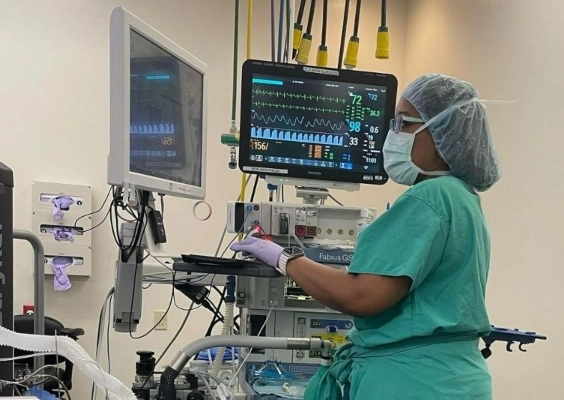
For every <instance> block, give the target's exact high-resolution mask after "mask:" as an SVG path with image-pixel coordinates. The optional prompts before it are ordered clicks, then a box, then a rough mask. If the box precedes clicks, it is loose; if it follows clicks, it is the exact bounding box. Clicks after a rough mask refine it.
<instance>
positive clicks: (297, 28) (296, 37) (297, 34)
mask: <svg viewBox="0 0 564 400" xmlns="http://www.w3.org/2000/svg"><path fill="white" fill-rule="evenodd" d="M288 1H290V0H288ZM305 5H306V0H301V2H300V7H299V9H298V17H297V18H296V23H295V24H294V32H293V37H292V59H294V58H296V55H297V54H298V49H299V48H300V44H301V40H302V30H303V25H302V18H303V16H304V9H305ZM288 14H289V13H288ZM288 28H289V27H288Z"/></svg>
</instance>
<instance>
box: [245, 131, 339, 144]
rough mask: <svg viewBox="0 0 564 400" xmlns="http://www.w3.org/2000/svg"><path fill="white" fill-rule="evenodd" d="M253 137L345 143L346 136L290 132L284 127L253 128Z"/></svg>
mask: <svg viewBox="0 0 564 400" xmlns="http://www.w3.org/2000/svg"><path fill="white" fill-rule="evenodd" d="M251 138H255V139H274V140H284V141H287V142H299V143H315V144H332V145H336V146H342V145H343V138H344V136H341V135H331V134H324V133H315V132H313V133H311V132H304V133H302V132H290V131H284V130H282V129H280V130H278V129H269V128H264V129H263V128H258V129H257V128H254V127H253V128H251Z"/></svg>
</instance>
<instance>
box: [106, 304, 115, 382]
mask: <svg viewBox="0 0 564 400" xmlns="http://www.w3.org/2000/svg"><path fill="white" fill-rule="evenodd" d="M112 299H113V295H112V296H110V301H109V302H108V310H107V312H108V324H107V325H106V352H107V355H108V374H111V373H112V361H111V351H110V325H111V321H112Z"/></svg>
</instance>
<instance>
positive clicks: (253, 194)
mask: <svg viewBox="0 0 564 400" xmlns="http://www.w3.org/2000/svg"><path fill="white" fill-rule="evenodd" d="M258 181H259V175H258V174H257V175H256V178H255V183H254V184H253V191H252V192H251V199H250V200H249V202H251V203H252V202H253V201H254V199H255V193H256V192H257V185H258Z"/></svg>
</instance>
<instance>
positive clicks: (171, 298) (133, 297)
mask: <svg viewBox="0 0 564 400" xmlns="http://www.w3.org/2000/svg"><path fill="white" fill-rule="evenodd" d="M138 269H139V264H138V263H135V272H134V273H133V282H135V278H136V275H137V270H138ZM173 275H174V274H173ZM173 299H174V285H172V292H171V295H170V300H169V302H168V305H167V308H166V310H165V312H164V314H163V315H162V316H161V318H160V319H159V320H158V321H157V322H156V323H155V325H153V327H152V328H151V329H149V330H148V331H147V332H145V333H144V334H142V335H141V336H137V337H136V336H133V332H132V330H131V320H132V317H131V316H132V314H133V304H134V302H135V291H133V295H132V296H131V307H130V310H129V315H130V317H129V337H130V338H132V339H135V340H138V339H143V338H144V337H147V336H148V335H149V334H151V333H152V332H153V331H154V330H155V329H157V327H158V326H159V324H160V323H161V322H162V321H163V320H164V319H165V318H166V316H167V314H168V312H169V311H170V308H171V307H172V303H173Z"/></svg>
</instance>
